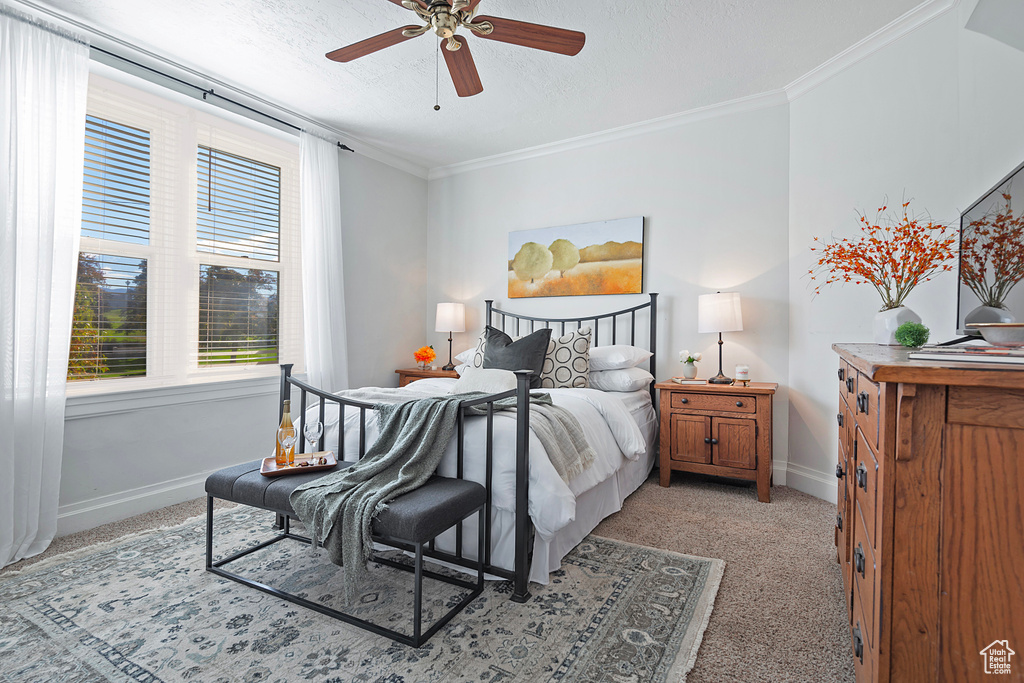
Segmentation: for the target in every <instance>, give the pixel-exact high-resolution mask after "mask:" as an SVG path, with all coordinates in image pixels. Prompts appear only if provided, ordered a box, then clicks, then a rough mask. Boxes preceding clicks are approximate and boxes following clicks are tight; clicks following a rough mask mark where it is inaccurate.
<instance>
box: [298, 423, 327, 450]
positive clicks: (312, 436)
mask: <svg viewBox="0 0 1024 683" xmlns="http://www.w3.org/2000/svg"><path fill="white" fill-rule="evenodd" d="M302 433H303V434H304V435H305V437H306V441H307V442H308V443H309V451H308V454H309V455H312V454H313V453H315V452H316V442H317V441H319V440H320V437H321V436H322V435H323V433H324V423H323V422H320V421H319V420H316V421H315V422H314V421H309V422H305V421H304V422H303V423H302Z"/></svg>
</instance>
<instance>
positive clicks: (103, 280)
mask: <svg viewBox="0 0 1024 683" xmlns="http://www.w3.org/2000/svg"><path fill="white" fill-rule="evenodd" d="M147 284H148V283H147V263H146V259H137V258H132V257H125V256H112V255H106V254H87V253H81V254H79V255H78V283H77V285H76V287H75V308H74V318H73V319H72V327H71V349H70V355H69V360H68V379H69V380H81V379H99V378H112V377H138V376H142V375H145V374H146V296H147V289H148V287H147Z"/></svg>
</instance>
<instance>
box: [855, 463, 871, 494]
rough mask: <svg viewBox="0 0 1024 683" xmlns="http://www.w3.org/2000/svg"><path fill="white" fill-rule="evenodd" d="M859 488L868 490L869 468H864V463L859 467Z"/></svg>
mask: <svg viewBox="0 0 1024 683" xmlns="http://www.w3.org/2000/svg"><path fill="white" fill-rule="evenodd" d="M857 486H859V487H861V488H862V489H864V490H865V491H867V490H868V468H867V467H864V463H860V464H859V465H857Z"/></svg>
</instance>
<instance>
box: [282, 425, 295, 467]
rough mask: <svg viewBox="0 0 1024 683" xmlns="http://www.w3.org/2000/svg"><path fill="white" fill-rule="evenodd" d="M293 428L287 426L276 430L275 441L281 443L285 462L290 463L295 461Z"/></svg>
mask: <svg viewBox="0 0 1024 683" xmlns="http://www.w3.org/2000/svg"><path fill="white" fill-rule="evenodd" d="M296 438H297V436H296V434H295V428H294V427H289V428H284V429H278V430H277V441H278V443H280V444H281V450H282V451H283V452H284V454H285V462H286V463H287V464H288V465H291V464H292V463H293V462H294V461H295V450H294V447H295V440H296Z"/></svg>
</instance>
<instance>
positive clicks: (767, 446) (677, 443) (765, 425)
mask: <svg viewBox="0 0 1024 683" xmlns="http://www.w3.org/2000/svg"><path fill="white" fill-rule="evenodd" d="M654 386H655V388H656V389H658V391H659V392H660V394H659V395H660V403H661V456H660V465H659V466H660V468H661V485H662V486H668V485H669V482H670V481H671V478H672V471H673V470H678V471H681V472H699V473H701V474H711V475H716V476H720V477H732V478H734V479H746V480H749V481H756V482H757V499H758V500H760V501H761V502H762V503H767V502H770V500H771V478H772V398H773V396H774V395H775V390H776V389H777V388H778V386H779V385H777V384H772V383H769V382H750V384H749V385H748V386H745V387H744V386H741V385H739V384H735V385H722V384H677V383H676V382H672V381H668V382H659V383H658V384H656V385H654Z"/></svg>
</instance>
